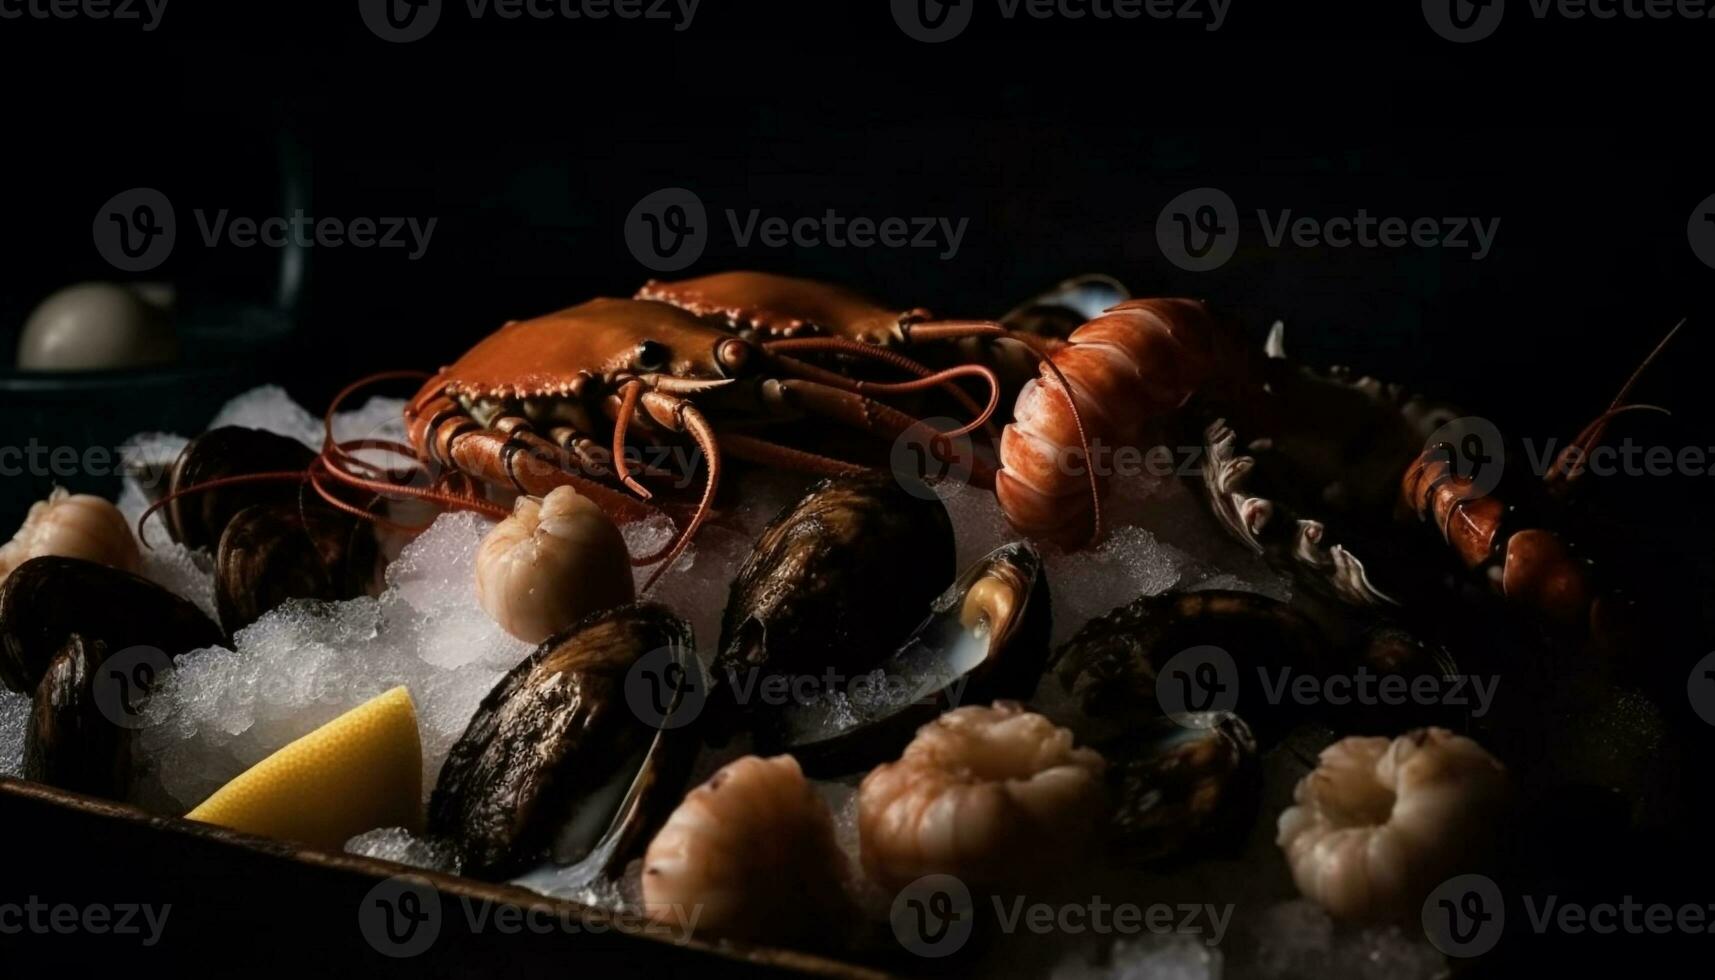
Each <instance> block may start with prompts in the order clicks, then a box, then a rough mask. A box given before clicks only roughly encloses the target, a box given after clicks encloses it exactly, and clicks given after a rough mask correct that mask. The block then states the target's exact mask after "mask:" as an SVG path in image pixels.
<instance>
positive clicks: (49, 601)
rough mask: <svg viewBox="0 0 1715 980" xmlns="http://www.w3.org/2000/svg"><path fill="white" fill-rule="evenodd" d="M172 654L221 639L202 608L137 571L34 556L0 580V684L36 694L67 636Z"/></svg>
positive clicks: (219, 642)
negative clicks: (143, 576) (132, 572)
mask: <svg viewBox="0 0 1715 980" xmlns="http://www.w3.org/2000/svg"><path fill="white" fill-rule="evenodd" d="M74 634H76V635H80V636H82V637H84V638H85V639H86V640H95V641H100V642H101V643H103V644H105V645H106V646H107V648H108V649H109V650H113V651H115V652H118V651H121V650H124V649H125V648H127V647H132V646H148V647H154V648H156V649H159V650H160V651H161V652H162V653H165V654H166V655H167V656H168V657H177V656H179V655H180V654H183V653H188V652H190V651H192V650H196V649H199V648H202V647H211V646H220V645H223V644H225V642H226V636H225V634H223V633H222V632H221V631H220V627H218V626H216V625H215V624H214V623H213V621H211V620H210V619H209V618H208V617H207V616H205V615H203V613H202V610H200V609H198V608H197V607H196V606H195V605H193V604H191V603H190V602H188V601H186V600H184V599H181V598H179V597H178V596H176V595H174V594H173V593H171V592H168V591H167V590H166V589H163V588H161V587H160V586H159V585H156V584H155V583H153V582H151V581H149V580H148V579H146V578H142V577H141V576H137V575H132V574H131V573H129V572H122V571H119V570H118V569H114V568H108V567H107V566H106V565H100V564H97V563H95V562H92V561H84V560H83V559H81V558H59V557H43V558H32V559H30V560H29V561H27V562H25V563H23V564H22V565H19V566H18V567H17V568H15V569H13V570H12V574H11V575H9V576H7V577H6V580H5V581H4V582H0V683H3V684H5V685H6V686H7V687H8V688H11V689H12V690H14V691H17V692H19V693H20V694H33V693H34V692H35V690H36V686H37V685H38V684H40V683H41V681H42V675H44V674H46V673H47V670H48V665H49V664H50V663H51V662H52V661H53V659H54V657H56V656H57V655H59V653H60V651H61V650H62V649H63V648H64V647H65V644H66V640H67V639H68V638H69V637H71V636H72V635H74Z"/></svg>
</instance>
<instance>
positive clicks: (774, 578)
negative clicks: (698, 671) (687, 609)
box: [710, 475, 958, 698]
mask: <svg viewBox="0 0 1715 980" xmlns="http://www.w3.org/2000/svg"><path fill="white" fill-rule="evenodd" d="M957 571H958V569H957V567H956V565H955V557H954V552H953V525H952V520H951V519H950V518H949V517H948V516H947V508H946V507H945V506H944V505H942V503H941V502H940V501H939V500H937V499H933V498H929V499H925V498H923V497H918V496H916V495H914V494H912V493H910V492H908V491H906V490H905V489H904V488H903V487H902V486H901V485H900V484H899V482H898V481H896V480H894V479H892V478H891V477H889V476H886V475H873V476H860V477H841V478H837V479H829V480H823V481H821V482H820V483H817V484H816V485H815V486H813V487H811V488H810V490H809V492H807V493H806V494H805V495H804V496H803V498H801V499H800V500H799V501H798V502H797V503H795V504H793V505H792V506H790V507H788V508H786V509H785V510H784V511H783V512H781V514H780V515H779V516H777V517H776V518H775V519H774V520H773V522H772V523H770V524H769V525H768V527H767V528H766V529H765V530H764V531H763V532H762V536H761V537H760V538H758V539H757V542H756V548H755V550H754V551H752V552H751V555H750V557H749V558H747V559H745V562H744V566H743V567H742V568H740V569H739V572H738V576H737V578H735V579H734V581H733V584H732V590H731V592H730V593H729V594H728V598H727V604H726V611H725V613H724V614H723V615H722V617H721V636H720V645H719V647H718V648H717V651H716V654H715V658H714V663H713V670H712V673H713V676H712V678H711V680H710V683H711V687H712V688H713V692H711V693H720V694H721V696H722V697H723V698H724V697H727V696H730V695H731V694H732V692H733V691H734V690H736V689H745V688H749V687H752V686H753V685H754V684H756V683H757V682H758V679H759V678H767V677H782V676H783V677H788V678H790V677H793V676H804V675H813V676H815V677H822V676H824V675H825V674H826V673H827V672H829V671H834V672H838V673H842V674H844V675H846V676H852V675H855V674H857V673H863V672H867V671H869V670H872V669H874V667H875V666H876V664H877V663H878V662H879V661H880V660H881V659H882V658H883V657H885V656H886V655H887V653H888V652H889V651H892V650H894V649H896V648H897V647H898V646H899V640H900V638H901V637H903V636H905V635H907V634H908V633H910V631H911V629H912V627H914V626H916V625H917V623H918V622H919V620H920V619H921V618H922V615H923V610H924V609H925V608H926V607H928V605H929V603H930V602H932V601H933V600H934V599H935V597H936V596H938V595H940V594H941V591H942V590H943V589H945V588H946V587H947V583H948V582H950V581H952V580H953V576H954V575H955V574H957Z"/></svg>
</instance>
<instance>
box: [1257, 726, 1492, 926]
mask: <svg viewBox="0 0 1715 980" xmlns="http://www.w3.org/2000/svg"><path fill="white" fill-rule="evenodd" d="M1506 786H1507V779H1506V770H1505V768H1504V767H1503V766H1502V765H1501V764H1500V762H1499V761H1497V760H1496V759H1495V757H1494V756H1492V755H1490V754H1489V753H1487V752H1485V751H1484V750H1483V748H1482V746H1480V745H1478V744H1477V743H1476V742H1473V741H1471V740H1470V739H1468V738H1464V737H1462V736H1459V735H1454V734H1453V733H1452V732H1449V731H1447V730H1446V729H1441V728H1430V729H1424V730H1422V731H1416V732H1411V733H1408V734H1406V735H1402V736H1400V737H1399V738H1396V739H1394V740H1392V741H1391V742H1390V741H1389V740H1388V739H1385V738H1348V739H1345V740H1343V741H1340V742H1337V743H1335V744H1334V745H1332V746H1329V747H1328V748H1327V749H1324V750H1323V752H1322V756H1321V759H1320V760H1319V764H1318V765H1317V767H1316V770H1315V771H1314V772H1312V773H1310V774H1309V775H1308V776H1305V777H1304V779H1303V780H1302V781H1300V782H1299V784H1298V787H1297V789H1295V790H1294V791H1293V794H1292V799H1293V803H1294V805H1293V806H1292V807H1290V808H1289V809H1287V810H1286V812H1284V813H1282V814H1281V815H1280V835H1279V842H1280V847H1281V850H1283V851H1285V852H1286V858H1287V861H1288V862H1289V863H1290V864H1291V865H1292V877H1293V880H1295V881H1296V882H1297V883H1298V888H1299V890H1300V891H1302V892H1303V893H1304V894H1305V895H1306V896H1308V897H1310V898H1311V899H1313V900H1315V901H1316V902H1317V903H1319V904H1321V905H1322V906H1324V907H1325V908H1327V909H1328V910H1329V911H1330V912H1332V913H1334V914H1335V915H1336V916H1339V917H1341V918H1364V917H1376V918H1387V917H1389V916H1394V915H1399V914H1401V913H1403V912H1409V911H1411V910H1413V909H1415V908H1417V907H1418V906H1419V905H1421V903H1422V901H1423V897H1424V895H1425V894H1426V893H1427V892H1428V891H1429V890H1430V889H1431V888H1433V887H1434V886H1435V885H1436V884H1437V883H1439V882H1440V881H1442V880H1444V879H1445V878H1447V877H1448V875H1450V874H1452V873H1453V872H1455V871H1457V870H1462V868H1463V862H1464V861H1465V860H1467V859H1469V858H1472V857H1477V856H1481V854H1482V849H1483V847H1484V846H1485V843H1486V842H1489V841H1493V840H1494V839H1495V838H1496V835H1497V833H1498V832H1499V830H1500V827H1499V823H1500V816H1501V813H1502V807H1503V804H1504V801H1505V800H1504V798H1505V793H1506Z"/></svg>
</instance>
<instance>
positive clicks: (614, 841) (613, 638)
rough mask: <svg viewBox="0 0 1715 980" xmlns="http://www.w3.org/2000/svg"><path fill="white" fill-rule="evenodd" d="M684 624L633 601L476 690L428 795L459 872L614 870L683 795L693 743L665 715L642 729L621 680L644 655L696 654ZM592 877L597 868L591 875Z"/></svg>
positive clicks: (686, 729)
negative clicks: (482, 691)
mask: <svg viewBox="0 0 1715 980" xmlns="http://www.w3.org/2000/svg"><path fill="white" fill-rule="evenodd" d="M694 649H695V644H694V642H693V640H692V636H691V628H690V626H689V625H687V624H686V623H685V622H684V621H682V620H680V619H678V618H677V617H675V616H673V614H672V613H670V612H668V611H667V610H666V609H665V608H664V607H662V606H658V605H654V604H649V603H637V604H633V605H628V606H621V607H619V608H618V609H612V610H609V611H607V612H601V613H596V614H594V615H592V616H589V617H586V618H585V619H583V620H582V621H581V622H579V623H578V624H577V625H575V626H573V627H571V628H570V629H568V630H566V631H565V632H563V633H560V634H559V635H557V636H552V637H549V638H548V639H547V640H546V641H544V642H543V643H542V645H541V646H540V647H538V648H537V649H536V652H535V653H533V654H531V655H530V656H529V658H527V659H526V660H525V661H524V662H523V663H521V664H519V665H518V666H517V667H515V668H513V670H512V671H511V672H510V673H508V674H507V675H506V677H505V678H503V679H502V680H501V682H500V684H499V685H498V686H497V687H495V689H494V690H493V691H491V692H490V693H489V695H488V697H486V698H484V699H483V702H482V705H481V707H479V708H478V709H477V712H476V715H475V717H473V718H472V719H471V723H470V727H469V728H468V729H466V730H465V733H464V735H463V736H462V737H460V738H459V740H458V742H457V744H455V745H454V746H453V749H452V752H451V754H450V755H448V757H447V762H446V765H445V766H444V767H443V768H442V769H441V775H440V779H439V781H438V782H437V784H436V786H435V791H434V794H433V795H432V796H431V797H430V800H429V829H430V831H431V832H433V833H435V834H438V835H442V836H445V837H449V838H452V839H453V840H454V841H456V842H457V844H458V846H459V848H460V850H461V852H462V854H463V857H464V860H465V871H466V873H468V874H472V875H476V876H477V877H484V878H500V877H506V876H510V875H512V874H515V873H517V872H520V871H523V870H525V869H527V868H529V867H531V866H533V865H536V864H540V863H542V862H543V861H546V860H551V861H554V862H556V863H558V864H562V865H572V864H583V863H585V862H589V863H591V864H593V865H595V868H594V869H593V870H594V871H600V872H603V873H611V872H615V871H617V870H619V869H621V868H623V866H624V864H625V862H626V860H628V859H629V858H630V857H631V852H632V851H633V850H634V849H635V847H636V846H638V845H640V844H641V843H642V841H643V840H644V839H645V838H646V836H647V834H648V833H649V832H650V831H651V830H653V829H654V828H653V825H654V824H655V823H656V822H658V821H659V820H660V819H662V818H664V817H665V816H666V812H667V810H668V809H670V808H671V807H672V806H673V805H675V804H677V803H678V801H679V794H680V792H681V791H682V790H683V789H684V784H685V781H686V780H687V779H688V778H689V775H690V764H691V761H692V759H693V757H694V755H695V752H696V749H697V746H698V744H699V740H698V738H697V736H696V734H695V732H694V731H693V730H692V729H691V727H690V726H689V725H681V724H676V723H675V719H674V718H673V717H672V712H673V711H674V710H676V709H677V707H678V705H680V704H685V705H688V704H689V703H690V702H689V701H688V700H686V699H684V698H683V695H684V690H683V689H682V688H677V689H676V690H677V696H676V697H675V698H674V699H673V705H672V706H671V707H670V708H669V712H668V714H667V716H666V721H665V722H662V721H660V720H659V719H657V720H656V721H657V723H655V724H652V723H651V722H649V721H646V720H644V717H643V716H642V715H641V714H640V713H638V712H636V711H634V710H633V708H632V706H631V705H630V704H629V703H628V699H627V690H626V681H627V678H628V677H634V678H635V677H636V676H637V671H635V670H634V668H635V667H636V666H637V664H638V661H639V660H641V659H642V658H644V657H645V656H648V655H650V654H656V655H658V656H661V655H663V654H662V653H661V652H662V651H665V652H666V653H665V656H666V657H668V658H671V659H672V660H673V661H674V662H677V663H684V662H686V660H685V659H684V658H688V657H692V656H694ZM592 877H593V874H592Z"/></svg>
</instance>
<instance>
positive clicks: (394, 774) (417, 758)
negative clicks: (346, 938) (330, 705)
mask: <svg viewBox="0 0 1715 980" xmlns="http://www.w3.org/2000/svg"><path fill="white" fill-rule="evenodd" d="M422 799H423V745H422V741H421V739H420V738H419V737H418V734H417V711H416V708H415V707H414V706H413V705H412V704H411V694H410V692H409V691H407V690H405V689H404V688H403V687H396V688H394V689H393V690H391V691H388V692H387V693H386V694H383V695H381V696H380V697H378V698H376V699H375V700H373V701H370V702H369V703H368V704H364V705H360V706H359V707H356V708H353V709H352V710H350V711H348V712H346V713H345V714H343V715H340V716H339V717H338V718H335V719H334V720H333V721H330V722H328V723H327V724H325V725H323V726H322V727H320V728H318V729H316V730H315V731H313V732H311V733H309V734H308V735H305V736H304V737H303V738H300V739H298V740H297V741H296V742H293V743H292V744H290V745H288V746H286V747H285V748H283V749H281V750H280V751H278V752H275V753H274V754H273V755H271V756H269V757H268V758H266V759H263V760H262V761H261V762H258V763H257V764H256V765H254V766H252V767H251V768H250V770H249V771H248V772H246V773H244V774H243V775H241V776H239V777H238V778H237V779H234V780H233V781H232V782H230V783H227V784H226V785H225V786H223V787H221V788H220V789H219V790H218V791H217V792H216V793H215V794H214V795H213V796H211V797H209V798H208V799H206V800H204V801H203V803H202V805H201V806H199V807H197V808H196V809H195V810H192V811H191V812H190V813H187V814H185V819H187V820H197V821H201V822H203V823H211V824H215V825H216V826H220V827H227V828H230V829H232V830H239V831H243V832H244V833H247V834H259V835H261V836H264V837H278V838H280V839H282V840H295V841H303V842H304V843H306V844H314V845H317V846H319V847H326V848H333V849H335V850H337V849H339V848H340V847H341V846H343V845H344V844H345V842H346V841H347V840H349V839H351V838H352V837H355V836H356V835H358V834H361V833H363V832H365V831H368V830H374V829H376V828H378V827H408V828H410V829H411V830H413V831H415V830H419V829H421V827H422V822H423V813H422Z"/></svg>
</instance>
